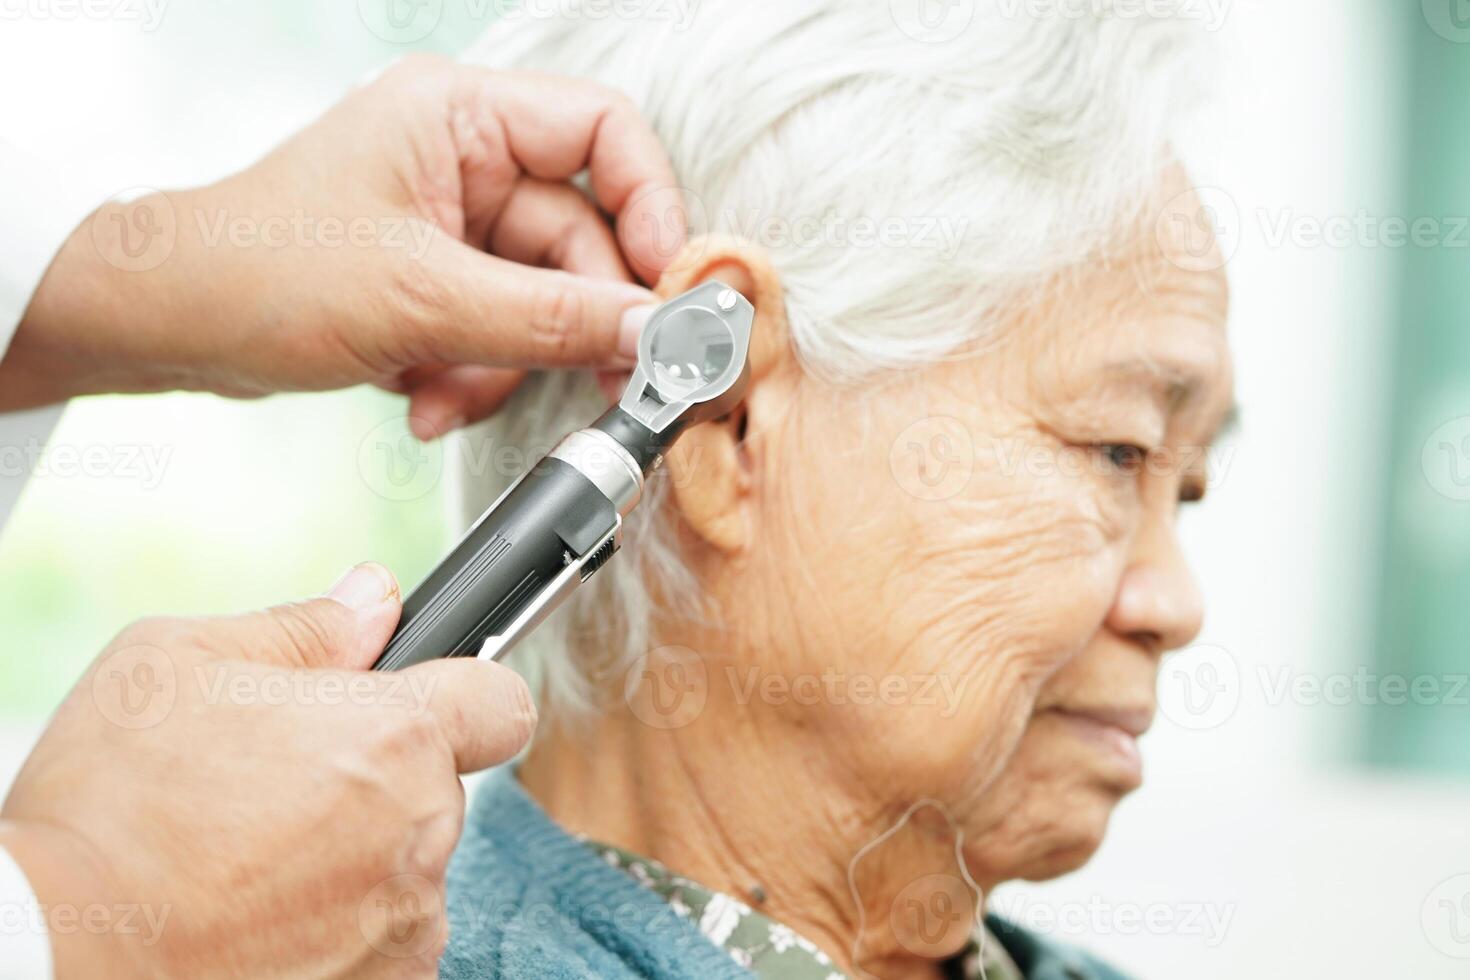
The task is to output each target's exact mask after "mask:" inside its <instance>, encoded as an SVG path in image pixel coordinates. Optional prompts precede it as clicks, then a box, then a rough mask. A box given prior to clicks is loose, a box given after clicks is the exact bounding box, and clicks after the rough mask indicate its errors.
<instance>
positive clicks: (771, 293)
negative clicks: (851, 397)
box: [657, 235, 795, 554]
mask: <svg viewBox="0 0 1470 980" xmlns="http://www.w3.org/2000/svg"><path fill="white" fill-rule="evenodd" d="M710 279H718V280H720V281H721V282H723V283H725V284H726V285H727V286H731V287H733V288H734V289H736V290H738V291H739V292H740V293H741V294H742V295H743V296H745V298H746V299H748V300H750V302H751V305H753V306H754V307H755V325H754V327H753V328H752V330H751V336H750V385H749V387H748V388H747V389H746V395H745V399H744V400H743V401H742V402H741V404H740V405H739V406H737V407H736V408H735V410H734V411H733V412H731V413H730V414H729V415H728V416H726V417H725V418H723V419H716V420H715V421H712V422H706V423H704V424H703V425H697V426H695V427H693V428H692V429H690V430H689V431H688V432H686V433H684V434H683V435H682V436H680V437H679V441H678V442H677V443H675V444H674V448H673V450H672V451H670V453H669V454H668V458H667V464H668V467H669V478H670V482H671V483H672V485H673V492H674V501H675V504H676V505H677V506H678V508H679V511H680V513H681V514H682V515H683V517H684V520H685V522H686V523H687V524H688V525H689V528H690V529H691V530H692V531H693V532H694V533H695V534H697V535H698V536H699V537H700V538H702V539H703V540H704V541H705V542H706V543H708V544H709V545H710V546H711V547H713V548H715V549H717V550H719V551H722V552H726V553H730V554H734V553H738V552H740V551H743V550H744V549H745V548H746V547H747V546H748V545H749V543H750V540H751V537H752V530H753V528H752V522H753V517H754V515H753V512H752V503H753V499H752V493H753V490H754V489H755V486H756V482H755V480H754V467H755V465H756V464H757V463H758V462H759V456H760V453H762V452H765V451H769V450H770V448H771V447H770V446H769V445H768V444H766V442H765V440H762V439H758V438H757V439H749V440H748V439H747V436H749V435H754V434H756V433H758V432H762V431H764V430H765V429H766V426H767V425H768V424H769V423H770V422H771V421H772V419H773V418H774V417H777V416H778V415H779V411H773V409H775V406H777V405H783V406H784V405H786V404H789V398H790V394H791V389H790V385H791V384H792V383H793V382H794V380H795V378H794V376H793V374H792V373H791V369H792V368H794V367H795V358H794V357H793V355H792V351H791V338H790V334H789V329H788V324H787V320H786V296H785V291H784V290H783V289H782V286H781V278H780V276H779V275H778V274H777V272H776V269H775V266H773V265H772V264H771V262H770V259H769V257H768V256H767V255H766V252H765V250H764V249H762V248H760V247H758V246H755V245H752V244H749V243H748V242H743V241H740V240H738V239H734V238H728V237H724V236H710V235H707V236H701V237H698V238H694V239H692V240H691V241H690V242H689V244H688V245H686V246H685V248H684V251H683V252H682V253H681V254H680V255H679V257H678V258H677V259H675V260H674V262H673V263H671V264H670V266H669V269H668V271H666V272H665V273H664V275H663V277H662V278H661V279H660V280H659V283H658V287H657V289H658V293H659V295H660V296H662V297H663V298H664V299H671V298H673V297H675V296H678V295H679V294H681V293H684V292H687V291H688V290H690V289H693V288H694V287H695V286H697V285H699V284H700V283H702V282H706V281H708V280H710ZM778 392H779V394H778Z"/></svg>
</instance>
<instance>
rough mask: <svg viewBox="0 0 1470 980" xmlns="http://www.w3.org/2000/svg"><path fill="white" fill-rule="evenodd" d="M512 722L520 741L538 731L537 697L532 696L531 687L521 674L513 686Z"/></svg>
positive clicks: (511, 698)
mask: <svg viewBox="0 0 1470 980" xmlns="http://www.w3.org/2000/svg"><path fill="white" fill-rule="evenodd" d="M510 700H511V719H512V720H511V724H512V726H513V731H514V732H515V734H516V736H517V737H518V741H522V742H524V741H525V740H526V739H529V738H530V737H531V735H532V733H534V732H535V731H536V723H537V721H538V720H539V714H538V713H537V710H536V699H535V698H533V697H532V696H531V688H530V687H529V686H528V685H527V684H526V682H525V681H524V680H522V679H521V678H520V677H519V676H517V677H516V680H515V683H514V684H513V685H512V687H511V695H510Z"/></svg>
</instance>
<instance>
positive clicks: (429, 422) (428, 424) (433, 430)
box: [408, 415, 467, 442]
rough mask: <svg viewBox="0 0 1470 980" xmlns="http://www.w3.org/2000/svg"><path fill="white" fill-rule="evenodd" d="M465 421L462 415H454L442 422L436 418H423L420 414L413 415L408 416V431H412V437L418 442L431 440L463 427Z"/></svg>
mask: <svg viewBox="0 0 1470 980" xmlns="http://www.w3.org/2000/svg"><path fill="white" fill-rule="evenodd" d="M466 421H467V420H466V419H465V417H464V416H463V415H456V416H455V417H454V418H452V419H449V420H447V421H444V422H440V421H438V420H437V419H431V418H425V417H424V416H421V415H414V416H410V417H409V420H408V431H409V432H412V433H413V437H414V438H415V439H417V440H418V441H419V442H433V441H434V440H435V439H439V438H442V437H444V436H447V435H449V433H451V432H454V431H455V430H456V429H463V428H464V427H465V422H466Z"/></svg>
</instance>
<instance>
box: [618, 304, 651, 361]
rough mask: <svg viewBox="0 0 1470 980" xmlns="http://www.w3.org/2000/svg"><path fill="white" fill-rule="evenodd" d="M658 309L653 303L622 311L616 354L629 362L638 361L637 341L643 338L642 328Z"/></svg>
mask: <svg viewBox="0 0 1470 980" xmlns="http://www.w3.org/2000/svg"><path fill="white" fill-rule="evenodd" d="M656 309H658V307H657V306H656V305H655V304H653V303H647V304H645V305H643V306H634V307H630V308H629V309H627V310H624V311H623V322H622V325H621V327H620V328H619V329H618V354H619V355H621V356H622V357H625V358H627V359H629V360H630V361H636V360H637V359H638V341H639V340H641V339H642V337H643V328H644V327H646V326H648V321H649V318H650V317H652V316H653V311H654V310H656Z"/></svg>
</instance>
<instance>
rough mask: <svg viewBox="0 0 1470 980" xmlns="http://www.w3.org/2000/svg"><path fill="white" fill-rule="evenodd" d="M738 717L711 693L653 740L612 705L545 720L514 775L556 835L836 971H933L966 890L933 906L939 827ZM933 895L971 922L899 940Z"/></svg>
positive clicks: (781, 735)
mask: <svg viewBox="0 0 1470 980" xmlns="http://www.w3.org/2000/svg"><path fill="white" fill-rule="evenodd" d="M710 687H712V688H717V687H718V685H715V684H711V685H710ZM737 709H741V710H737ZM752 715H753V712H751V711H750V710H749V706H748V705H746V706H743V708H742V706H738V705H734V704H728V703H726V702H724V701H722V700H721V699H719V698H717V697H715V696H714V693H713V692H712V693H711V698H710V701H709V703H708V704H707V705H706V707H705V708H704V710H703V711H702V712H700V714H699V716H698V717H697V718H696V719H694V720H693V721H691V722H689V723H688V724H686V725H684V726H682V727H679V728H677V729H672V730H660V729H658V728H654V727H651V726H649V725H645V724H643V723H642V722H640V721H639V720H638V719H637V717H635V716H634V714H633V713H632V712H630V711H629V710H627V708H626V706H625V705H623V704H622V702H621V701H619V702H617V703H616V705H615V707H613V708H610V709H609V710H608V712H607V713H606V714H604V715H603V716H601V717H600V718H599V719H597V720H596V721H594V722H592V723H591V724H590V725H589V726H587V727H586V728H585V729H578V730H577V731H572V730H570V729H568V728H566V727H559V726H555V725H550V726H547V729H546V730H545V731H544V733H543V734H542V736H541V737H540V738H539V739H538V741H537V743H536V745H535V747H534V748H533V749H532V751H531V753H530V755H529V756H528V758H527V759H526V761H525V763H524V764H523V765H522V767H521V770H520V778H521V780H522V782H523V783H524V785H525V787H526V789H527V791H528V792H529V793H530V794H531V795H532V796H533V797H535V798H536V799H537V801H538V802H539V803H540V804H541V805H542V806H543V807H544V808H545V809H546V811H547V812H548V813H549V814H550V815H551V817H552V818H553V819H554V820H556V821H557V823H559V824H560V825H561V826H562V827H564V828H566V829H567V830H568V831H570V832H572V833H578V834H585V835H587V836H588V837H590V838H592V839H594V840H598V841H602V842H604V843H608V844H612V845H616V846H618V847H622V848H625V849H627V850H629V851H632V852H634V853H637V854H640V855H643V856H645V857H649V858H653V859H654V860H656V861H659V862H660V863H661V864H663V865H665V866H666V867H668V868H670V869H671V870H673V871H675V872H677V873H678V874H681V875H683V876H685V877H688V878H690V879H691V880H694V881H697V882H699V883H700V884H701V885H703V886H704V887H706V888H710V889H713V890H715V891H719V892H723V893H725V894H729V895H733V896H735V897H736V898H738V899H740V900H742V901H744V902H746V903H747V904H749V905H750V906H751V907H752V908H754V909H756V910H758V911H760V912H761V913H763V914H765V915H767V916H769V917H770V918H772V919H774V920H776V921H778V922H781V923H782V924H784V925H786V926H788V927H790V928H792V929H794V930H795V931H796V932H797V933H799V934H800V935H802V936H804V937H806V938H807V939H809V940H810V941H812V942H813V943H815V944H817V946H819V947H820V948H821V949H823V951H824V952H826V953H827V955H828V956H830V957H831V958H832V960H833V962H834V963H836V964H837V965H838V966H839V967H840V968H842V969H843V970H844V971H845V972H846V973H847V974H848V975H849V976H852V977H855V978H864V977H882V978H884V980H889V978H907V977H916V978H917V977H932V976H939V975H940V974H941V967H942V962H943V960H944V959H945V958H946V957H947V956H949V955H952V954H953V953H954V952H956V951H957V950H958V947H959V946H962V945H963V941H964V938H965V936H966V935H967V934H968V931H969V929H968V926H969V924H970V922H971V921H973V910H974V903H973V901H972V900H971V898H970V895H971V891H970V889H969V888H968V887H967V886H966V887H963V888H961V889H960V891H961V893H960V894H958V895H955V894H950V895H947V896H939V895H938V894H937V892H936V891H935V890H934V888H935V887H936V885H935V884H934V881H931V879H935V880H938V879H943V881H942V882H940V884H939V885H938V886H937V887H940V888H941V889H942V888H943V887H944V882H948V883H949V884H950V885H954V884H955V883H956V882H957V881H958V878H957V876H956V873H955V872H956V862H955V852H954V846H955V839H954V836H953V831H952V828H951V826H950V824H949V822H948V821H947V820H939V819H935V815H934V814H932V813H931V814H924V813H917V812H916V813H913V814H910V813H909V811H908V808H907V807H904V808H900V809H899V810H898V811H896V812H895V811H894V810H893V809H892V808H891V805H889V804H887V803H885V802H883V801H881V800H880V799H878V798H877V795H876V794H872V793H864V792H853V791H852V790H851V789H850V788H849V787H848V786H847V785H846V784H845V783H844V782H843V780H842V779H841V778H840V777H841V775H842V774H841V773H839V772H836V771H834V769H835V767H833V766H831V765H824V764H823V759H824V756H823V754H822V753H821V751H820V743H819V740H818V738H817V736H815V735H814V734H813V733H811V732H809V731H807V730H805V729H803V728H802V726H800V725H782V724H781V723H780V722H779V721H776V722H774V723H773V722H772V719H771V718H769V717H767V718H766V719H765V722H766V723H765V724H757V723H755V720H754V718H753V717H752ZM762 733H764V734H762ZM773 733H774V737H773ZM852 782H854V783H857V782H858V781H857V780H853V781H852ZM920 809H923V808H920ZM906 818H907V819H906ZM875 842H877V843H875ZM985 887H986V889H987V891H988V885H987V886H985ZM949 890H950V891H951V892H953V891H954V890H955V889H954V888H953V887H951V888H949ZM854 891H856V893H857V898H856V899H855V898H854ZM919 892H922V894H919ZM940 900H942V902H943V905H942V907H943V908H946V909H948V908H964V909H966V910H968V912H969V913H970V914H969V915H967V916H964V917H963V918H962V917H961V916H959V915H955V916H954V919H955V921H956V922H957V923H959V925H958V930H957V931H956V930H955V929H951V930H950V931H949V932H948V933H947V934H945V935H944V936H943V938H942V939H938V940H934V939H933V938H932V936H930V937H927V938H925V939H922V940H917V941H916V939H915V938H914V934H913V933H912V930H909V934H907V935H905V934H904V933H905V928H906V927H905V925H904V924H903V922H902V920H903V915H902V914H901V913H902V911H903V910H904V909H905V908H906V907H908V906H909V905H910V904H912V903H914V902H918V903H920V904H919V906H917V907H918V908H919V909H920V912H919V914H923V912H922V909H923V908H928V907H932V906H934V905H935V903H936V901H940ZM956 902H958V904H956ZM941 931H943V930H941Z"/></svg>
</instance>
